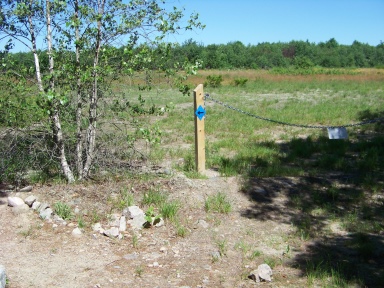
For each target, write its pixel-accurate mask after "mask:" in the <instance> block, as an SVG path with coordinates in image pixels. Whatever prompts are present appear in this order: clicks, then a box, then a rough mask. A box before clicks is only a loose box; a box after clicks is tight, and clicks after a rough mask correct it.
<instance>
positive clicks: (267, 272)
mask: <svg viewBox="0 0 384 288" xmlns="http://www.w3.org/2000/svg"><path fill="white" fill-rule="evenodd" d="M271 276H272V269H271V267H269V265H268V264H261V265H259V267H257V270H254V271H252V272H251V273H250V275H249V276H248V278H250V279H252V280H254V281H256V282H260V279H261V280H264V281H268V282H271V281H272V279H271Z"/></svg>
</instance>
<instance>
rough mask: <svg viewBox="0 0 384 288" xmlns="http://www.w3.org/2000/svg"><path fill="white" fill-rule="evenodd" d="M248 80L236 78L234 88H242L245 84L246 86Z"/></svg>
mask: <svg viewBox="0 0 384 288" xmlns="http://www.w3.org/2000/svg"><path fill="white" fill-rule="evenodd" d="M247 82H248V79H247V78H237V79H235V80H234V84H235V86H240V87H244V86H245V84H247Z"/></svg>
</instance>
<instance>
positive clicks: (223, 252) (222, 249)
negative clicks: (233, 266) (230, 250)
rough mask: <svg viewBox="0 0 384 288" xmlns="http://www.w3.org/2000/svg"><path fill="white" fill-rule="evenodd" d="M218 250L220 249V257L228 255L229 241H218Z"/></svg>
mask: <svg viewBox="0 0 384 288" xmlns="http://www.w3.org/2000/svg"><path fill="white" fill-rule="evenodd" d="M216 245H217V248H218V249H219V253H220V256H221V257H223V256H225V255H227V240H225V239H223V240H217V241H216Z"/></svg>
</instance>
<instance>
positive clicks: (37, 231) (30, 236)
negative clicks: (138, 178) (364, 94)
mask: <svg viewBox="0 0 384 288" xmlns="http://www.w3.org/2000/svg"><path fill="white" fill-rule="evenodd" d="M209 176H210V177H209V178H208V179H203V180H202V179H188V178H186V177H185V176H183V175H181V174H178V175H175V176H173V177H172V178H171V179H160V180H153V181H152V180H151V181H152V184H151V185H158V186H161V189H164V190H166V191H168V193H169V197H170V198H171V199H177V200H178V201H179V203H180V204H181V209H180V215H179V218H180V221H181V223H183V225H184V226H185V227H186V228H187V235H186V236H185V237H180V236H177V235H176V231H175V229H176V227H175V225H172V224H171V223H169V222H166V224H165V225H164V226H162V227H160V228H150V229H144V230H141V231H140V232H139V233H136V234H134V233H133V232H132V231H131V230H130V229H129V228H128V231H127V233H125V234H124V238H123V239H121V240H116V239H111V238H108V237H106V236H103V235H101V234H98V233H96V232H93V231H92V230H91V228H90V227H87V228H85V231H84V233H83V235H82V236H81V237H74V236H73V235H72V234H71V232H72V230H73V229H74V227H76V224H77V223H76V222H72V223H71V224H70V225H66V226H63V225H58V226H57V227H56V225H54V223H48V222H47V221H43V220H41V219H39V217H38V214H37V213H36V212H32V210H31V211H30V212H29V213H26V214H19V215H15V214H14V213H13V212H12V209H11V207H8V206H7V198H6V197H7V196H15V195H16V196H19V197H21V198H23V199H24V198H26V197H27V196H28V195H31V194H33V195H35V196H37V197H38V198H39V201H41V202H44V201H47V202H48V203H51V204H53V203H55V202H57V201H62V202H64V203H70V204H71V206H72V207H73V208H74V207H75V206H76V207H78V208H79V209H80V210H86V209H88V211H91V210H92V209H95V207H96V209H100V210H102V209H103V207H104V206H107V201H108V197H109V196H110V195H112V194H114V193H116V192H117V191H119V190H120V189H121V188H122V187H127V185H128V183H127V182H117V183H114V182H108V183H103V184H100V185H94V184H89V185H74V186H66V185H53V186H41V187H34V189H33V191H32V192H29V193H21V192H19V193H14V192H12V193H1V198H0V201H1V202H0V215H1V218H0V243H1V245H0V263H1V264H3V265H4V266H5V267H6V269H7V276H8V278H9V285H8V286H7V287H9V288H16V287H20V288H24V287H68V288H69V287H71V288H73V287H253V286H254V285H255V283H254V282H253V281H252V280H250V279H248V278H247V276H248V275H249V272H250V271H252V270H254V269H256V268H257V266H258V265H259V264H262V263H265V262H266V261H267V262H269V264H271V265H272V266H273V272H274V276H273V281H272V283H265V282H264V283H262V284H259V285H263V286H271V287H289V286H292V287H300V286H305V283H306V282H305V281H306V279H305V277H299V275H300V271H299V270H295V269H292V268H289V266H288V265H284V263H285V262H286V261H289V259H290V258H292V257H293V256H294V253H296V252H293V251H294V250H296V251H300V249H301V247H294V246H295V245H296V244H293V243H292V242H289V241H291V240H289V239H290V237H289V235H290V234H292V233H293V232H294V228H293V227H292V225H290V224H289V223H283V221H281V219H279V217H277V220H273V219H263V220H261V221H258V220H257V219H255V218H254V217H248V216H247V213H248V212H247V211H250V209H252V210H254V203H253V202H252V201H251V200H250V199H249V197H248V196H247V195H245V194H244V193H241V191H240V185H239V181H238V179H237V178H234V177H230V178H223V177H218V176H217V175H216V174H215V173H213V172H212V173H211V174H210V175H209ZM255 189H256V191H257V187H256V188H255ZM258 189H259V191H260V192H262V188H260V187H259V188H258ZM137 190H139V189H136V192H135V193H136V196H137V197H138V199H140V195H139V194H140V193H141V192H142V191H137ZM143 190H145V189H143ZM218 192H221V193H225V194H226V195H227V196H228V199H229V201H230V203H231V205H232V211H231V212H230V213H228V214H218V213H207V212H206V211H205V209H204V201H205V199H206V197H207V196H208V195H214V194H216V193H218ZM275 199H276V205H279V203H278V202H280V204H281V203H283V202H284V196H283V194H282V196H281V197H280V198H279V197H277V198H275ZM97 207H99V208H97ZM104 209H105V207H104ZM102 213H107V212H106V211H104V212H102ZM89 214H90V213H89V212H88V215H89ZM88 217H89V216H88ZM272 218H273V217H272ZM86 220H87V221H90V220H89V219H86ZM134 238H135V239H134ZM289 245H290V246H289ZM287 247H291V248H290V251H291V252H290V256H289V257H287V255H286V256H283V254H284V251H286V250H287ZM220 253H221V256H220ZM217 256H220V257H217Z"/></svg>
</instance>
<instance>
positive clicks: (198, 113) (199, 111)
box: [195, 105, 205, 120]
mask: <svg viewBox="0 0 384 288" xmlns="http://www.w3.org/2000/svg"><path fill="white" fill-rule="evenodd" d="M195 114H196V116H197V118H199V120H201V119H203V117H204V116H205V109H204V108H203V107H202V106H201V105H200V106H199V107H198V108H197V110H196V112H195Z"/></svg>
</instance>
